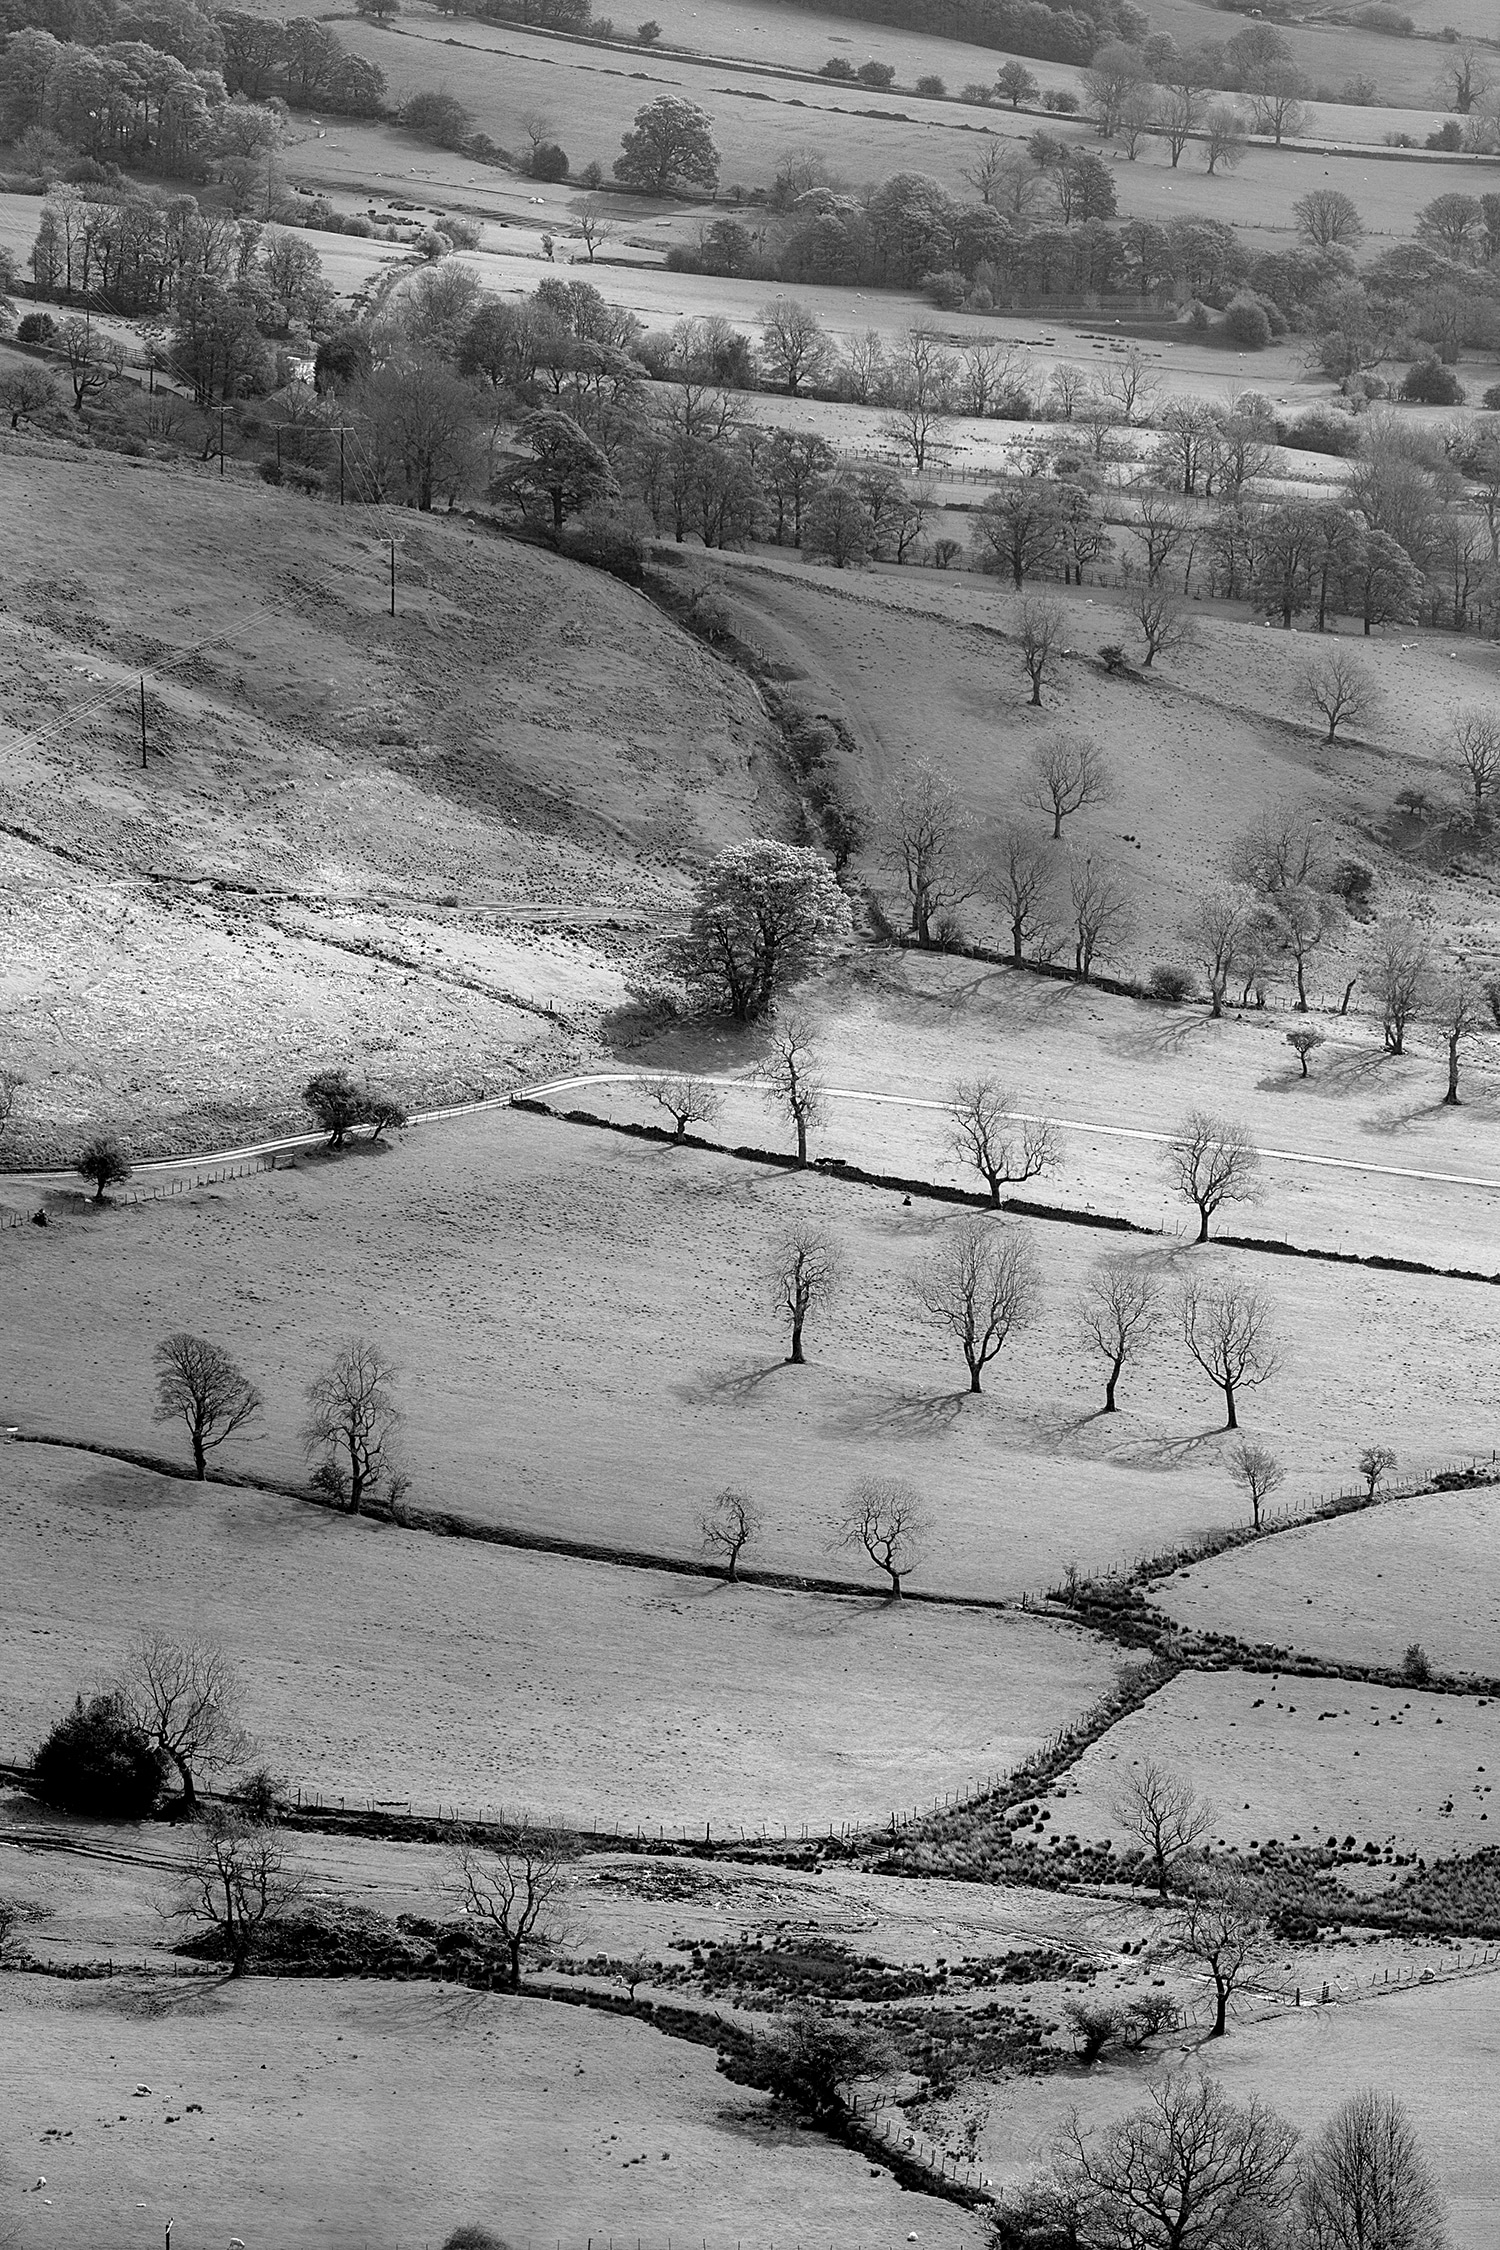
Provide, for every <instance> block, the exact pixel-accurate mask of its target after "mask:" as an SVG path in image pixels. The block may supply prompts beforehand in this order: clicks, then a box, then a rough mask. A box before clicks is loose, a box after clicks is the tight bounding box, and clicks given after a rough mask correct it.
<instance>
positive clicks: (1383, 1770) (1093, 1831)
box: [1049, 1671, 1500, 1857]
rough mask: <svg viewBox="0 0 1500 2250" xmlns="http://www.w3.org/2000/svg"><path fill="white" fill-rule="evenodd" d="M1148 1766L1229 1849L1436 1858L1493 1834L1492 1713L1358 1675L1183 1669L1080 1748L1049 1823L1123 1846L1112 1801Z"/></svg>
mask: <svg viewBox="0 0 1500 2250" xmlns="http://www.w3.org/2000/svg"><path fill="white" fill-rule="evenodd" d="M1377 1737H1378V1739H1377ZM1146 1758H1154V1759H1156V1760H1157V1761H1158V1763H1159V1764H1161V1765H1163V1766H1166V1767H1167V1768H1168V1769H1169V1770H1171V1771H1172V1772H1174V1773H1181V1774H1184V1775H1187V1776H1188V1777H1189V1778H1190V1779H1191V1780H1192V1782H1193V1784H1194V1786H1195V1788H1196V1789H1197V1790H1198V1792H1199V1794H1200V1795H1201V1796H1202V1797H1203V1798H1204V1799H1205V1800H1206V1801H1207V1802H1208V1803H1209V1804H1211V1805H1212V1806H1213V1808H1214V1811H1215V1814H1216V1819H1215V1823H1214V1831H1213V1835H1214V1841H1215V1842H1218V1843H1221V1844H1227V1845H1229V1846H1230V1847H1231V1848H1232V1849H1236V1850H1244V1849H1245V1848H1246V1846H1248V1845H1251V1844H1265V1843H1267V1842H1270V1841H1272V1840H1274V1841H1276V1842H1279V1843H1282V1844H1286V1843H1291V1842H1298V1841H1300V1842H1302V1843H1307V1844H1312V1843H1324V1842H1326V1841H1327V1839H1328V1838H1329V1837H1330V1836H1333V1837H1336V1838H1337V1839H1338V1841H1339V1842H1340V1843H1342V1842H1343V1841H1344V1839H1345V1837H1347V1836H1351V1835H1352V1836H1353V1837H1354V1838H1355V1840H1356V1842H1357V1843H1358V1844H1359V1845H1361V1846H1363V1845H1365V1844H1366V1843H1373V1844H1376V1845H1378V1846H1380V1847H1381V1848H1384V1846H1385V1845H1387V1844H1391V1845H1393V1846H1394V1847H1395V1849H1396V1850H1397V1851H1398V1852H1419V1853H1422V1854H1424V1855H1427V1856H1429V1857H1434V1856H1437V1855H1439V1854H1441V1855H1443V1856H1448V1855H1450V1854H1453V1853H1463V1852H1474V1851H1478V1850H1480V1849H1481V1848H1482V1847H1483V1846H1485V1845H1487V1844H1492V1843H1495V1842H1496V1841H1497V1837H1500V1819H1497V1820H1491V1819H1490V1818H1489V1817H1488V1816H1489V1813H1490V1811H1491V1810H1492V1809H1494V1808H1493V1801H1492V1799H1491V1795H1490V1789H1491V1781H1490V1776H1491V1775H1493V1774H1494V1773H1495V1772H1496V1771H1497V1760H1500V1704H1495V1703H1486V1702H1482V1701H1472V1702H1471V1701H1469V1700H1467V1699H1464V1698H1459V1697H1456V1696H1445V1695H1424V1694H1422V1693H1421V1692H1420V1691H1419V1690H1418V1689H1415V1688H1400V1689H1397V1688H1373V1687H1367V1686H1365V1685H1363V1684H1362V1683H1361V1682H1360V1681H1357V1680H1312V1679H1294V1678H1288V1679H1282V1678H1278V1677H1275V1676H1273V1675H1271V1674H1269V1673H1261V1672H1235V1671H1228V1672H1212V1673H1180V1674H1179V1675H1178V1677H1177V1678H1176V1679H1175V1680H1173V1681H1171V1682H1170V1683H1169V1684H1168V1685H1167V1686H1166V1687H1165V1688H1164V1689H1163V1690H1162V1691H1161V1693H1160V1694H1159V1695H1157V1696H1154V1697H1153V1698H1152V1701H1151V1703H1150V1704H1149V1705H1148V1706H1147V1707H1146V1708H1145V1709H1144V1710H1142V1711H1138V1712H1133V1713H1132V1714H1131V1715H1130V1716H1129V1717H1127V1718H1125V1719H1122V1720H1121V1721H1120V1723H1119V1725H1118V1726H1115V1727H1113V1728H1111V1730H1110V1732H1109V1734H1108V1735H1107V1736H1106V1737H1105V1738H1104V1740H1103V1741H1102V1742H1098V1743H1095V1744H1094V1745H1093V1747H1092V1748H1091V1749H1089V1750H1087V1751H1085V1753H1084V1755H1083V1757H1082V1759H1081V1760H1080V1761H1079V1763H1078V1764H1077V1765H1076V1766H1074V1767H1073V1768H1072V1769H1071V1771H1070V1772H1069V1774H1068V1777H1067V1780H1066V1782H1065V1783H1063V1784H1060V1785H1059V1787H1058V1788H1057V1789H1056V1790H1055V1791H1054V1792H1053V1795H1052V1798H1051V1799H1050V1800H1049V1801H1050V1802H1053V1803H1054V1804H1055V1805H1056V1806H1057V1807H1058V1810H1057V1811H1055V1812H1054V1815H1053V1820H1054V1823H1055V1825H1056V1826H1057V1827H1059V1828H1062V1829H1064V1831H1065V1832H1066V1831H1067V1830H1069V1829H1071V1830H1073V1831H1074V1832H1075V1833H1076V1834H1078V1835H1079V1836H1083V1837H1099V1836H1106V1835H1108V1836H1112V1837H1113V1838H1114V1839H1115V1841H1116V1842H1117V1843H1123V1842H1124V1841H1125V1840H1126V1831H1125V1829H1124V1828H1123V1827H1122V1826H1121V1824H1120V1822H1119V1821H1118V1819H1117V1818H1116V1817H1115V1815H1114V1813H1113V1809H1112V1808H1113V1803H1114V1799H1115V1797H1116V1795H1117V1794H1118V1791H1119V1789H1120V1787H1121V1785H1122V1782H1123V1779H1124V1777H1125V1775H1126V1774H1127V1772H1128V1771H1129V1769H1130V1767H1131V1766H1132V1765H1134V1764H1136V1763H1138V1762H1139V1761H1141V1760H1143V1759H1146ZM1064 1806H1065V1808H1066V1817H1064V1812H1063V1807H1064Z"/></svg>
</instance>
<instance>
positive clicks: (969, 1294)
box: [913, 1217, 1041, 1393]
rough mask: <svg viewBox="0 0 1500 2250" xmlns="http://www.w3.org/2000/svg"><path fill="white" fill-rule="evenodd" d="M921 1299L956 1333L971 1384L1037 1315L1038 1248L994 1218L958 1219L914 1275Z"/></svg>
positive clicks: (974, 1387)
mask: <svg viewBox="0 0 1500 2250" xmlns="http://www.w3.org/2000/svg"><path fill="white" fill-rule="evenodd" d="M913 1288H914V1291H915V1294H916V1298H917V1302H918V1303H919V1304H920V1305H921V1306H922V1307H923V1308H924V1310H925V1311H926V1313H927V1314H928V1317H929V1318H930V1319H931V1320H932V1321H933V1322H934V1324H935V1325H936V1326H937V1327H939V1328H943V1329H946V1330H947V1332H948V1333H949V1334H950V1335H952V1336H954V1337H956V1338H957V1340H958V1343H959V1347H960V1349H961V1350H962V1352H963V1355H964V1361H965V1364H966V1365H967V1367H968V1370H969V1390H970V1392H971V1393H974V1392H978V1391H980V1390H981V1389H982V1388H983V1386H982V1384H981V1382H980V1377H981V1376H982V1375H983V1373H984V1370H985V1368H986V1367H987V1366H988V1365H989V1363H990V1361H991V1360H992V1359H994V1358H995V1357H996V1355H997V1354H998V1353H999V1352H1000V1351H1001V1350H1003V1348H1004V1346H1005V1344H1006V1342H1007V1340H1008V1338H1009V1337H1010V1335H1011V1334H1012V1332H1013V1331H1014V1330H1016V1329H1018V1328H1025V1327H1027V1326H1028V1325H1029V1324H1030V1323H1031V1322H1032V1321H1033V1320H1034V1319H1035V1318H1036V1313H1037V1305H1038V1301H1039V1298H1040V1294H1041V1282H1040V1275H1039V1272H1038V1269H1037V1262H1036V1253H1035V1252H1034V1250H1033V1249H1032V1247H1031V1244H1030V1242H1029V1241H1028V1240H1027V1238H1026V1237H1025V1235H1023V1234H1020V1233H1019V1232H1017V1230H1016V1229H1015V1228H1013V1227H1008V1226H1005V1225H1003V1224H1001V1223H999V1222H997V1221H996V1220H994V1219H982V1218H978V1217H974V1218H966V1219H954V1220H952V1221H951V1222H950V1224H949V1225H948V1226H947V1227H945V1228H944V1230H943V1239H942V1240H941V1241H940V1242H939V1243H938V1245H937V1247H936V1248H935V1249H934V1251H933V1252H932V1255H931V1256H930V1257H929V1258H928V1259H927V1261H926V1263H925V1264H924V1265H922V1266H921V1267H920V1268H919V1269H918V1271H917V1273H916V1274H915V1275H914V1276H913Z"/></svg>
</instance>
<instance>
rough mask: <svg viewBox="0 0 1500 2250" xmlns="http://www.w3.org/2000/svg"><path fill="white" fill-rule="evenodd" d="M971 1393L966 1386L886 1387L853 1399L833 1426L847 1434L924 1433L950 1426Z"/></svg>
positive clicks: (891, 1434)
mask: <svg viewBox="0 0 1500 2250" xmlns="http://www.w3.org/2000/svg"><path fill="white" fill-rule="evenodd" d="M973 1396H974V1394H973V1392H972V1391H966V1390H965V1391H887V1392H885V1393H884V1394H882V1395H880V1396H878V1397H875V1398H868V1399H855V1400H852V1401H851V1402H850V1403H849V1404H848V1405H847V1406H845V1407H844V1409H843V1411H842V1413H840V1414H839V1416H838V1417H837V1422H836V1427H837V1428H838V1429H839V1430H840V1431H841V1432H842V1433H843V1434H844V1435H845V1436H847V1437H926V1436H930V1435H931V1434H932V1433H933V1431H935V1430H947V1429H952V1428H953V1426H954V1424H955V1423H956V1422H957V1421H958V1419H959V1417H960V1416H961V1415H962V1413H963V1410H964V1408H965V1406H967V1405H968V1404H969V1403H970V1401H971V1400H972V1398H973ZM983 1403H984V1402H983V1397H982V1395H981V1399H980V1404H981V1405H982V1404H983Z"/></svg>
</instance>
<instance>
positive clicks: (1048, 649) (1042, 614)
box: [1018, 596, 1066, 835]
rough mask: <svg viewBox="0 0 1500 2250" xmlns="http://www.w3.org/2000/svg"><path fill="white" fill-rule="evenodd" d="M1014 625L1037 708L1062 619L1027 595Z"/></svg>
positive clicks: (1052, 670) (1057, 610)
mask: <svg viewBox="0 0 1500 2250" xmlns="http://www.w3.org/2000/svg"><path fill="white" fill-rule="evenodd" d="M1018 624H1019V633H1018V638H1019V640H1020V643H1021V662H1022V663H1023V664H1024V666H1025V667H1026V677H1027V678H1028V679H1029V680H1030V682H1031V701H1032V703H1033V704H1034V705H1035V706H1037V707H1038V708H1040V705H1041V700H1042V689H1043V688H1044V687H1046V686H1047V685H1049V684H1050V682H1051V681H1052V680H1053V678H1054V677H1055V675H1056V672H1057V658H1058V653H1059V651H1060V650H1061V648H1062V637H1063V630H1064V627H1065V624H1066V620H1065V618H1064V616H1063V613H1062V607H1061V605H1060V604H1059V603H1057V602H1049V601H1043V600H1039V599H1037V598H1035V597H1030V596H1029V597H1028V598H1027V599H1026V600H1025V601H1023V602H1022V604H1021V608H1020V612H1019V617H1018ZM1056 833H1057V834H1058V835H1061V834H1062V830H1061V829H1058V830H1057V831H1056Z"/></svg>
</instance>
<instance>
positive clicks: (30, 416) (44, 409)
mask: <svg viewBox="0 0 1500 2250" xmlns="http://www.w3.org/2000/svg"><path fill="white" fill-rule="evenodd" d="M56 405H57V385H56V384H55V383H54V382H53V380H52V377H51V376H50V375H49V374H48V372H47V370H46V368H45V367H34V366H32V365H31V363H30V362H29V361H28V360H19V361H18V362H17V363H16V365H15V366H14V367H8V368H6V370H5V372H4V373H3V375H0V414H8V415H9V416H10V426H11V428H12V429H13V430H18V429H19V428H20V427H21V424H22V423H23V422H34V421H36V420H38V419H39V418H40V416H42V415H43V414H46V413H49V412H51V411H52V410H53V409H54V408H55V407H56Z"/></svg>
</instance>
